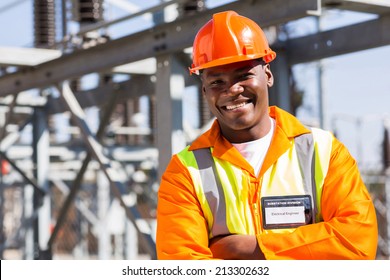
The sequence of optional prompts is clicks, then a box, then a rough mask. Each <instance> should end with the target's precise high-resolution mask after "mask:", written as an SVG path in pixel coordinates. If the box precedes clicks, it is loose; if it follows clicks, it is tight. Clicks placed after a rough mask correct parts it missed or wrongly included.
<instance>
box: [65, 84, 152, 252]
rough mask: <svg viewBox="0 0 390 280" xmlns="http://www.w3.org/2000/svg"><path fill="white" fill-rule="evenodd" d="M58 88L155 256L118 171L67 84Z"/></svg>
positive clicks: (149, 238)
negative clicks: (128, 200) (92, 130)
mask: <svg viewBox="0 0 390 280" xmlns="http://www.w3.org/2000/svg"><path fill="white" fill-rule="evenodd" d="M58 90H59V91H60V93H61V98H62V99H63V101H64V104H65V105H66V106H67V107H68V109H69V111H70V112H71V114H72V119H73V121H74V122H75V123H76V125H77V126H78V127H79V128H80V130H81V132H82V136H83V138H84V141H85V144H86V145H87V147H88V150H89V151H90V152H91V153H92V155H93V157H94V158H95V159H96V160H97V161H98V162H99V164H100V167H101V169H102V171H103V172H104V174H105V175H106V176H107V179H108V181H109V182H110V187H111V191H112V192H113V194H114V196H115V197H116V198H117V199H118V200H119V202H120V204H121V206H122V207H124V209H125V211H126V216H127V217H128V218H129V219H130V220H131V221H132V222H133V224H134V225H135V227H136V229H137V231H138V232H139V233H140V238H141V239H140V241H141V246H143V247H144V249H145V250H146V251H147V252H148V253H149V254H150V256H151V257H152V258H156V251H155V244H154V241H153V239H152V237H151V234H152V232H151V229H150V227H148V226H147V225H146V224H143V226H142V217H141V216H140V213H139V212H138V210H137V208H136V206H135V205H129V204H128V203H127V200H126V188H125V186H124V184H123V183H122V182H121V179H120V176H119V173H118V171H117V170H116V169H115V168H113V166H112V163H111V161H110V160H109V159H108V158H107V157H106V156H105V155H104V153H103V147H102V146H101V145H100V144H99V143H98V141H97V140H96V138H95V137H94V136H93V134H92V133H91V131H90V128H89V127H88V125H87V123H86V122H85V114H84V112H83V110H82V108H81V107H80V105H79V104H78V103H77V100H76V98H75V97H74V95H73V92H72V91H71V89H70V87H69V84H68V83H67V82H64V83H63V85H62V87H58Z"/></svg>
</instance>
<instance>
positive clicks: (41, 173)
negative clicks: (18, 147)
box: [33, 108, 52, 259]
mask: <svg viewBox="0 0 390 280" xmlns="http://www.w3.org/2000/svg"><path fill="white" fill-rule="evenodd" d="M45 111H46V110H45V109H44V108H36V109H35V111H34V115H33V150H34V153H33V162H34V165H35V170H34V173H35V174H34V176H35V178H36V180H37V184H38V186H39V188H40V189H42V190H43V191H44V192H45V193H46V195H44V196H42V194H41V192H37V191H34V209H37V211H38V216H37V219H36V220H35V221H34V242H35V246H34V249H35V252H34V258H35V259H51V258H52V254H51V248H50V247H48V246H47V242H48V240H49V237H50V224H51V201H50V200H51V198H50V195H49V192H50V190H49V180H48V176H49V161H50V160H49V158H50V156H49V146H50V144H49V130H48V123H47V115H46V112H45ZM35 190H36V188H35Z"/></svg>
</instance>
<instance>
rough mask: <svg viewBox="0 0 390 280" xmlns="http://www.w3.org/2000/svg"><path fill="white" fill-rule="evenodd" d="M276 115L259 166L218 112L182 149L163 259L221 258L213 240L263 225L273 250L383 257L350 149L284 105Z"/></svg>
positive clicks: (163, 196) (257, 231)
mask: <svg viewBox="0 0 390 280" xmlns="http://www.w3.org/2000/svg"><path fill="white" fill-rule="evenodd" d="M270 116H271V117H272V118H274V119H275V121H276V129H275V134H274V137H273V140H272V142H271V146H270V148H269V151H268V153H267V155H266V158H265V160H264V163H263V166H262V169H261V171H260V174H259V176H255V175H254V170H253V168H252V167H251V166H250V165H249V163H248V162H247V161H246V160H245V159H244V158H243V157H242V156H241V154H240V153H239V152H238V151H237V150H236V149H235V148H234V147H233V146H232V145H231V144H230V143H229V142H228V141H227V140H226V139H225V138H223V136H222V135H221V134H220V130H219V125H218V122H217V121H216V122H215V123H214V125H213V127H212V128H211V129H210V130H209V131H208V132H206V133H205V134H204V135H202V136H201V137H200V138H199V139H197V140H196V141H194V143H193V144H192V145H190V146H189V147H187V148H186V149H184V150H183V151H181V152H180V153H178V154H177V155H175V156H174V157H173V158H172V160H171V162H170V164H169V166H168V167H167V170H166V172H165V173H164V176H163V178H162V181H161V185H160V189H159V198H158V199H159V200H158V209H157V240H156V243H157V253H158V258H159V259H208V258H212V253H211V251H210V250H209V248H208V240H209V239H210V238H212V237H215V236H218V235H226V234H247V235H256V237H257V240H258V243H259V246H260V248H261V250H262V252H263V253H264V255H265V257H266V258H267V259H359V258H363V259H372V258H374V257H375V252H376V240H377V229H376V218H375V211H374V207H373V204H372V202H371V199H370V196H369V194H368V192H367V190H366V188H365V186H364V184H363V182H362V180H361V178H360V175H359V171H358V169H357V166H356V163H355V161H354V160H353V158H352V157H351V156H350V155H349V153H348V151H347V150H346V149H345V147H344V146H343V145H342V144H341V143H340V142H338V141H337V140H336V139H335V138H334V137H333V136H332V135H331V134H330V133H329V132H326V131H323V130H320V129H315V128H313V129H311V130H309V129H307V128H306V127H305V126H303V125H302V124H301V123H300V122H299V121H298V120H297V119H295V117H293V116H291V115H290V114H288V113H286V112H284V111H282V110H280V109H278V108H276V107H271V108H270ZM307 203H309V206H307ZM290 206H291V207H290ZM302 211H303V212H302ZM302 213H304V214H308V217H303V215H302ZM294 215H295V216H294ZM267 219H268V220H269V221H270V222H268V220H267ZM302 219H303V220H302ZM363 229H364V230H363ZM361 230H363V231H362V232H361ZM363 236H369V237H370V242H363V241H362V238H363Z"/></svg>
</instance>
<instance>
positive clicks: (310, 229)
mask: <svg viewBox="0 0 390 280" xmlns="http://www.w3.org/2000/svg"><path fill="white" fill-rule="evenodd" d="M321 207H322V216H323V220H324V221H323V222H320V223H316V224H312V225H306V226H301V227H299V228H297V229H296V230H295V231H293V232H291V233H270V232H268V233H262V234H259V235H258V236H257V239H258V243H259V246H260V248H261V249H262V251H263V253H264V255H265V257H266V258H267V259H316V260H320V259H355V260H357V259H375V256H376V249H377V241H378V230H377V221H376V214H375V208H374V205H373V203H372V200H371V198H370V194H369V193H368V191H367V189H366V187H365V185H364V183H363V181H362V178H361V176H360V173H359V170H358V167H357V164H356V162H355V160H354V159H353V158H352V157H351V155H350V154H349V152H348V150H347V149H346V148H345V146H344V145H343V144H342V143H340V142H339V141H338V140H337V139H334V140H333V144H332V155H331V159H330V164H329V169H328V174H327V176H326V178H325V182H324V186H323V193H322V202H321Z"/></svg>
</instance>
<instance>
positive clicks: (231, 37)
mask: <svg viewBox="0 0 390 280" xmlns="http://www.w3.org/2000/svg"><path fill="white" fill-rule="evenodd" d="M275 57H276V53H275V52H274V51H272V50H271V48H270V47H269V45H268V41H267V38H266V37H265V34H264V32H263V30H262V29H261V28H260V26H258V25H257V24H256V23H255V22H254V21H253V20H251V19H249V18H246V17H243V16H240V15H239V14H237V13H236V12H234V11H226V12H221V13H216V14H214V15H213V18H212V19H211V20H209V21H208V22H207V23H206V24H205V25H204V26H203V27H202V28H201V29H200V30H199V32H198V34H197V35H196V36H195V40H194V45H193V50H192V59H193V64H192V65H191V68H190V69H189V70H190V73H191V74H192V73H195V74H198V73H199V70H201V69H205V68H210V67H215V66H220V65H225V64H229V63H234V62H239V61H245V60H251V59H257V58H263V60H264V61H265V62H266V63H269V62H271V61H272V60H274V59H275Z"/></svg>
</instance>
